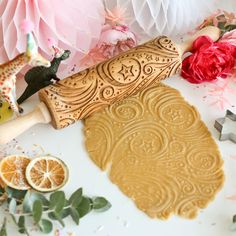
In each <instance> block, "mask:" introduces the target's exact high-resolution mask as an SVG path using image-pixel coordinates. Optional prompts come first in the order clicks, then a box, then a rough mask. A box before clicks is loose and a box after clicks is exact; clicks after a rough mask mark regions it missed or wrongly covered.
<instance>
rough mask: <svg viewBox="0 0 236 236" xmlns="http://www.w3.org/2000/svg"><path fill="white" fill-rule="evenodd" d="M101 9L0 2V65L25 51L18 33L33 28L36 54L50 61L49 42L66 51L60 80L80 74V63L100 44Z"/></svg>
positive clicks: (93, 2)
mask: <svg viewBox="0 0 236 236" xmlns="http://www.w3.org/2000/svg"><path fill="white" fill-rule="evenodd" d="M103 12H104V7H103V3H102V1H100V0H86V1H83V0H73V1H68V0H60V1H58V0H47V1H46V0H34V1H32V0H24V1H19V0H11V1H8V0H1V1H0V64H1V63H4V62H6V61H8V60H10V59H12V58H14V57H15V56H16V55H17V54H19V53H22V52H24V51H25V47H26V37H25V35H24V34H23V33H22V30H21V26H20V24H21V22H22V21H23V20H24V19H27V20H29V21H30V22H32V24H33V25H34V27H32V25H29V22H24V24H25V28H28V29H29V28H30V27H32V30H33V34H34V36H35V38H36V41H37V43H38V45H39V52H40V53H41V54H42V55H43V56H45V57H46V58H48V59H51V51H50V49H49V44H50V43H49V42H48V39H49V38H51V39H54V40H55V42H54V43H55V44H56V45H55V46H57V47H60V48H63V49H69V50H70V51H71V52H72V53H71V56H70V58H68V59H67V60H65V61H63V63H62V64H61V66H60V73H59V76H60V77H64V76H67V75H68V74H71V72H72V70H73V72H76V71H78V70H79V68H78V66H77V65H78V64H79V61H80V59H81V58H82V57H83V56H84V55H86V54H87V53H88V52H89V51H90V49H91V48H93V47H94V46H95V45H96V44H97V43H98V40H99V37H100V33H101V30H102V25H103V24H104V21H105V17H104V14H103Z"/></svg>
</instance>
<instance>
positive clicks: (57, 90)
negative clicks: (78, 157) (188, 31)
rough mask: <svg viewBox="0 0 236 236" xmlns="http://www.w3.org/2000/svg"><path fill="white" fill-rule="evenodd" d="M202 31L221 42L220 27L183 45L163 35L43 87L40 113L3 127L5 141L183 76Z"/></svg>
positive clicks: (71, 120) (65, 122) (1, 133)
mask: <svg viewBox="0 0 236 236" xmlns="http://www.w3.org/2000/svg"><path fill="white" fill-rule="evenodd" d="M201 35H207V36H209V37H211V38H212V39H213V40H214V41H216V40H217V39H218V38H219V37H220V30H219V29H218V28H216V27H213V26H209V27H206V28H204V29H202V30H200V31H198V32H197V33H196V34H195V35H193V36H192V37H191V38H190V39H189V40H187V41H185V42H184V43H181V44H176V43H174V42H173V41H172V40H171V39H170V38H168V37H166V36H161V37H158V38H155V39H154V40H151V41H149V42H147V43H144V44H142V45H140V46H138V47H135V48H133V49H131V50H129V51H127V52H124V53H122V54H120V55H118V56H116V57H114V58H112V59H110V60H108V61H105V62H102V63H100V64H97V65H95V66H92V67H90V68H88V69H86V70H83V71H81V72H79V73H77V74H74V75H72V76H70V77H67V78H65V79H63V80H61V81H59V82H58V83H56V84H54V85H50V86H48V87H46V88H44V89H42V90H40V91H39V98H40V100H41V103H40V104H39V105H38V106H37V107H36V108H35V110H34V111H32V112H31V113H29V114H26V115H25V116H21V117H19V118H17V119H15V120H12V121H9V122H7V123H5V124H3V125H0V144H4V143H6V142H8V141H10V140H12V139H13V138H15V137H16V136H18V135H19V134H21V133H23V132H24V131H25V130H27V129H29V128H30V127H31V126H33V125H35V124H38V123H50V122H51V124H52V125H53V127H54V128H55V129H61V128H64V127H67V126H68V125H70V124H72V123H74V122H75V121H77V120H80V119H84V118H86V117H88V116H89V115H91V114H92V113H94V112H96V111H98V110H100V109H102V108H104V107H106V106H108V105H110V104H112V103H114V102H117V101H120V100H122V99H124V98H126V97H128V96H130V95H132V94H135V93H137V92H138V91H140V90H142V89H144V88H146V87H147V86H150V85H154V84H155V83H159V82H160V81H161V80H163V79H165V78H167V77H169V76H171V75H173V74H177V73H178V72H179V71H180V69H181V62H182V60H181V57H182V55H183V54H184V53H185V52H187V51H189V50H190V49H191V46H192V43H193V41H194V40H195V39H196V38H197V37H199V36H201Z"/></svg>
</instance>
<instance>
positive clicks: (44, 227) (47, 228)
mask: <svg viewBox="0 0 236 236" xmlns="http://www.w3.org/2000/svg"><path fill="white" fill-rule="evenodd" d="M52 228H53V226H52V222H51V221H50V220H47V219H42V220H41V221H40V222H39V229H40V231H41V232H43V233H44V234H49V233H51V232H52Z"/></svg>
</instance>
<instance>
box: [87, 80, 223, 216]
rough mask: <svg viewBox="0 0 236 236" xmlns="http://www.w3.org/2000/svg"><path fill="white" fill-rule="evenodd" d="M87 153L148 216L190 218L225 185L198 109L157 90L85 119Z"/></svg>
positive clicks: (214, 147) (171, 93) (171, 91)
mask: <svg viewBox="0 0 236 236" xmlns="http://www.w3.org/2000/svg"><path fill="white" fill-rule="evenodd" d="M84 133H85V138H86V148H87V150H88V152H89V155H90V157H91V159H92V160H93V161H94V162H95V163H96V165H97V166H99V167H100V168H101V169H102V170H106V169H109V170H110V179H111V181H112V182H113V183H115V184H117V185H118V186H119V188H120V189H121V190H122V191H123V193H125V194H126V195H127V196H129V197H130V198H132V199H133V201H134V202H135V203H136V205H137V207H138V208H139V209H141V210H142V211H144V212H145V213H146V214H148V215H149V216H150V217H157V218H160V219H167V218H168V217H169V216H170V215H171V214H176V215H179V216H181V217H184V218H194V217H195V216H196V215H197V212H198V210H199V208H205V207H206V206H207V204H208V203H209V202H210V201H212V200H213V199H214V197H215V194H216V193H217V192H218V191H219V190H220V188H221V187H222V185H223V182H224V174H223V170H222V164H223V161H222V159H221V156H220V153H219V150H218V147H217V145H216V143H215V141H214V140H213V139H212V137H211V135H210V132H209V131H208V129H207V127H206V126H205V124H204V123H203V122H202V121H201V120H200V117H199V114H198V112H197V110H196V109H195V108H194V107H192V106H190V105H189V104H188V103H187V102H186V101H185V100H184V99H183V97H182V96H181V95H180V93H179V92H178V91H177V90H175V89H173V88H170V87H167V86H164V85H161V84H160V85H159V86H155V87H151V88H146V89H145V90H144V91H142V92H140V93H138V94H137V95H135V96H133V97H130V98H127V99H125V100H123V101H121V102H118V103H116V104H113V105H111V106H110V107H108V108H106V109H104V110H103V111H100V112H98V113H96V114H94V115H92V116H90V117H89V118H87V119H85V127H84Z"/></svg>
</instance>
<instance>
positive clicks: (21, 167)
mask: <svg viewBox="0 0 236 236" xmlns="http://www.w3.org/2000/svg"><path fill="white" fill-rule="evenodd" d="M30 161H31V159H30V158H29V157H27V156H22V155H12V156H7V157H5V158H3V159H2V160H1V162H0V179H1V181H2V182H3V183H4V184H5V185H7V186H9V187H11V188H14V189H18V190H27V189H30V186H29V184H28V182H27V180H26V178H25V170H26V167H27V165H28V164H29V163H30ZM1 185H2V184H1Z"/></svg>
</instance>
